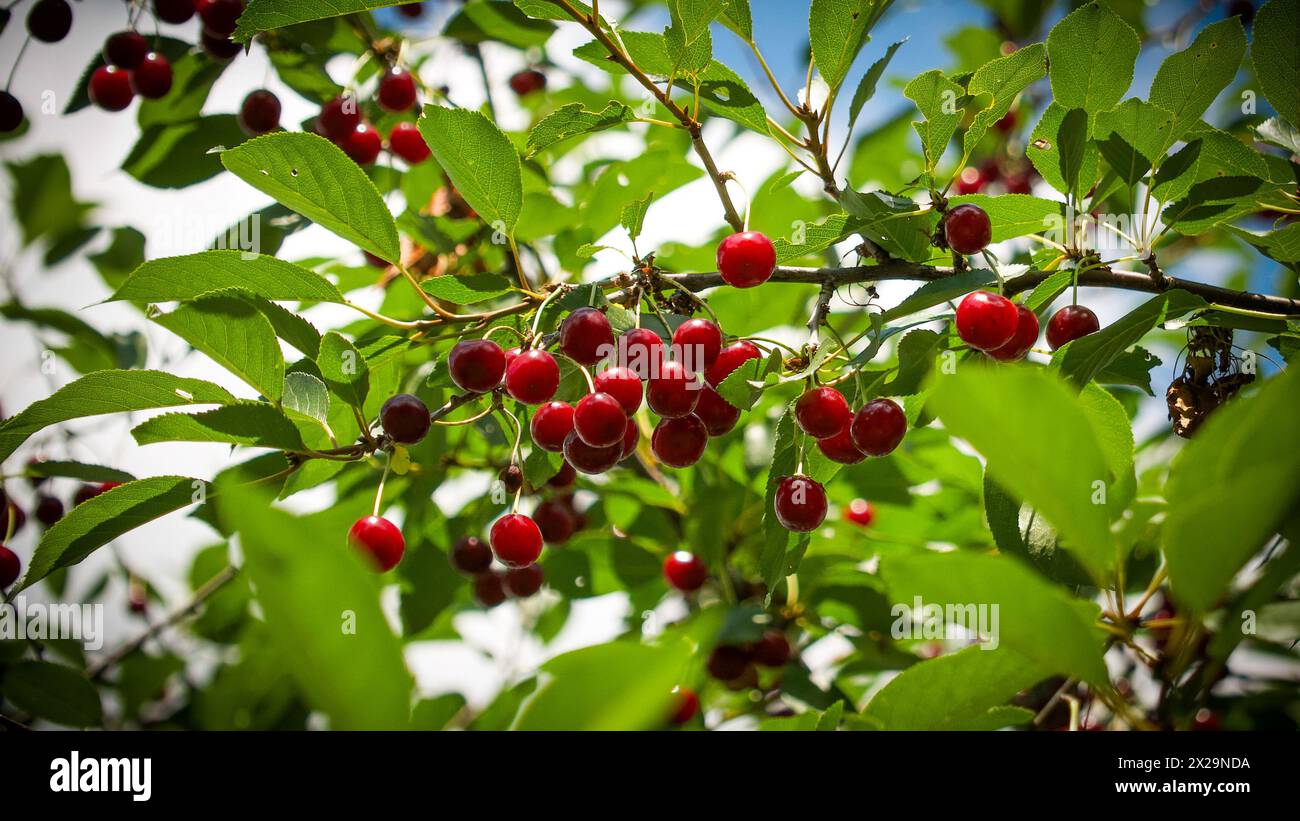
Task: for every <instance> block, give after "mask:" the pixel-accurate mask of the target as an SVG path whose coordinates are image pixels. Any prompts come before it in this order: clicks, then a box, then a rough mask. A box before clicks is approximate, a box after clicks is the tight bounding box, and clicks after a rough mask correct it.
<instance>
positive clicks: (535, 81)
mask: <svg viewBox="0 0 1300 821" xmlns="http://www.w3.org/2000/svg"><path fill="white" fill-rule="evenodd" d="M544 88H546V75H545V74H543V73H542V72H540V71H537V70H536V69H532V68H529V69H525V70H523V71H520V72H517V73H515V74H514V75H512V76H511V77H510V90H511V91H513V92H514V93H516V94H518V95H519V96H520V97H526V96H527V95H529V94H532V93H533V92H534V91H541V90H542V89H544Z"/></svg>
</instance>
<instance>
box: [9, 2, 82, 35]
mask: <svg viewBox="0 0 1300 821" xmlns="http://www.w3.org/2000/svg"><path fill="white" fill-rule="evenodd" d="M6 10H8V7H6ZM5 16H6V18H8V15H5ZM71 30H72V6H69V5H68V2H67V0H40V2H38V3H37V4H36V5H34V6H32V10H31V11H29V12H27V31H28V33H30V34H31V35H32V36H33V37H35V38H36V39H37V40H40V41H41V42H42V43H57V42H59V41H60V40H62V39H63V38H64V37H67V36H68V32H69V31H71Z"/></svg>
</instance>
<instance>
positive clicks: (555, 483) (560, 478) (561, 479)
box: [546, 434, 581, 487]
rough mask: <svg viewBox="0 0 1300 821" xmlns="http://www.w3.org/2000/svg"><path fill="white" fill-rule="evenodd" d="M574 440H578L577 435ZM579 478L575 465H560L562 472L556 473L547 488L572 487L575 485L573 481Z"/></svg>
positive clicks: (547, 483)
mask: <svg viewBox="0 0 1300 821" xmlns="http://www.w3.org/2000/svg"><path fill="white" fill-rule="evenodd" d="M573 438H575V439H577V438H578V436H577V434H574V437H573ZM579 441H581V440H579ZM577 478H578V471H576V470H574V469H573V465H571V464H569V463H568V462H565V463H564V464H562V465H560V470H559V472H558V473H556V474H555V475H554V476H552V477H551V478H549V479H547V480H546V486H547V487H570V486H571V485H572V484H573V481H574V480H575V479H577Z"/></svg>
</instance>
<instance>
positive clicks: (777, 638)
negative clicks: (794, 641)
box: [750, 630, 790, 667]
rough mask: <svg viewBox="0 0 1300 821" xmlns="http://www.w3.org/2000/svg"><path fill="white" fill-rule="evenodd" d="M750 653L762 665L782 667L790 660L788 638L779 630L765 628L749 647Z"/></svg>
mask: <svg viewBox="0 0 1300 821" xmlns="http://www.w3.org/2000/svg"><path fill="white" fill-rule="evenodd" d="M750 654H751V655H753V657H754V661H755V663H757V664H761V665H763V666H764V667H784V666H785V665H786V662H788V661H789V660H790V640H789V639H787V638H786V637H785V633H782V632H781V631H780V630H765V631H763V637H762V638H760V639H759V640H758V641H756V642H754V644H753V646H752V647H750Z"/></svg>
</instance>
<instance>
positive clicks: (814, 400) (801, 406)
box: [794, 386, 853, 439]
mask: <svg viewBox="0 0 1300 821" xmlns="http://www.w3.org/2000/svg"><path fill="white" fill-rule="evenodd" d="M794 418H795V421H796V422H798V423H799V427H800V428H802V429H803V432H804V433H806V434H808V435H809V436H811V437H813V438H814V439H827V438H829V437H831V436H835V435H836V434H839V433H843V432H844V429H845V428H847V427H848V426H849V422H850V421H852V419H853V411H851V410H849V403H848V400H846V399H845V398H844V394H842V393H840V392H839V391H837V390H835V389H834V388H827V387H824V386H823V387H820V388H812V389H811V390H807V391H804V394H803V396H800V397H799V400H798V401H797V402H795V403H794Z"/></svg>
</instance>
